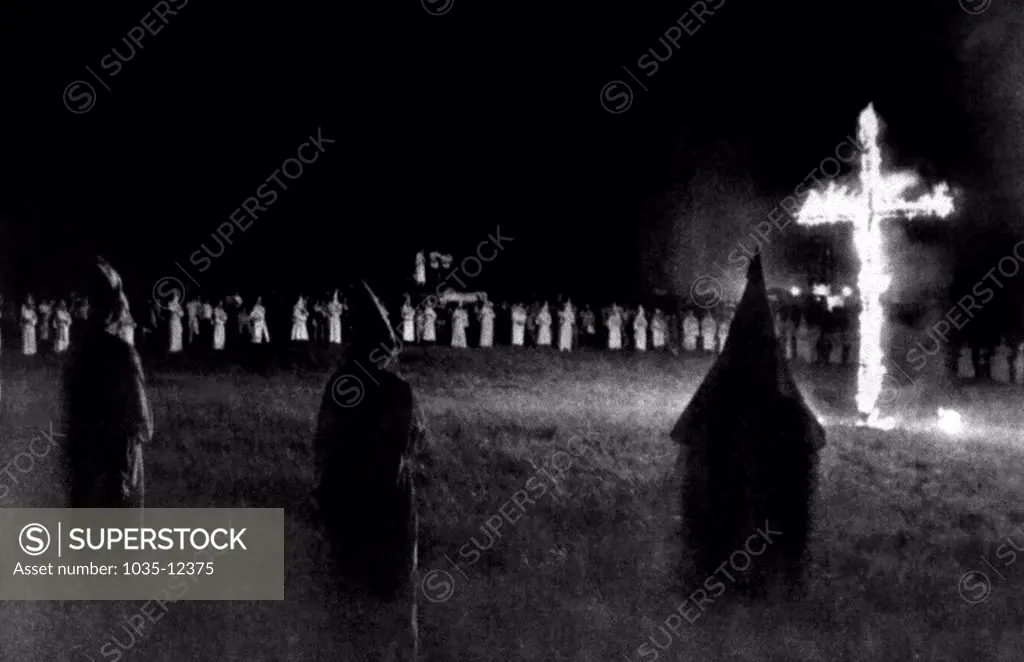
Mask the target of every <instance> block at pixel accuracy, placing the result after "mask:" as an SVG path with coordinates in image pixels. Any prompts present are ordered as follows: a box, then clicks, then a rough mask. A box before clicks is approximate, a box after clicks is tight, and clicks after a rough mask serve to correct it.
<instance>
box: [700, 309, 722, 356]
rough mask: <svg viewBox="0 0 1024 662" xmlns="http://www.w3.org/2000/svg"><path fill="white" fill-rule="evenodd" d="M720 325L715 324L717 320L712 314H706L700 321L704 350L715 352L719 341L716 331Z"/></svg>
mask: <svg viewBox="0 0 1024 662" xmlns="http://www.w3.org/2000/svg"><path fill="white" fill-rule="evenodd" d="M717 328H718V325H717V324H715V320H714V318H713V317H711V315H706V316H705V317H704V319H703V320H701V323H700V334H701V340H702V341H703V345H704V351H705V352H713V351H715V347H717V345H718V343H717V342H716V338H715V331H716V330H717Z"/></svg>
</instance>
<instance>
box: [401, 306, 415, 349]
mask: <svg viewBox="0 0 1024 662" xmlns="http://www.w3.org/2000/svg"><path fill="white" fill-rule="evenodd" d="M402 342H416V310H415V309H414V308H413V307H412V306H410V305H409V304H405V305H404V306H402Z"/></svg>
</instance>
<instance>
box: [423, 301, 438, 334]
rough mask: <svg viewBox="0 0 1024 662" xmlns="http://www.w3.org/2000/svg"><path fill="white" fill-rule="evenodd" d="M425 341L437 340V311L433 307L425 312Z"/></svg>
mask: <svg viewBox="0 0 1024 662" xmlns="http://www.w3.org/2000/svg"><path fill="white" fill-rule="evenodd" d="M423 342H437V311H436V310H434V309H433V308H427V310H426V311H425V312H424V313H423Z"/></svg>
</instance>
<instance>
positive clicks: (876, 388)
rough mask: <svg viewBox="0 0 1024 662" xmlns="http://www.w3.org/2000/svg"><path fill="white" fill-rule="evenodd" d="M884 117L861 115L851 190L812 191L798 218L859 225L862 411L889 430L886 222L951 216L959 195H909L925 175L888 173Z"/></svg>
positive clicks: (943, 189) (942, 191)
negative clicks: (884, 403)
mask: <svg viewBox="0 0 1024 662" xmlns="http://www.w3.org/2000/svg"><path fill="white" fill-rule="evenodd" d="M879 128H880V127H879V118H878V115H877V114H876V113H875V108H874V105H873V104H869V105H868V107H867V108H865V109H864V110H863V111H862V112H861V114H860V123H859V127H858V131H857V136H858V138H859V140H860V143H861V144H862V145H863V146H864V149H863V150H862V152H861V157H860V166H861V167H860V173H859V175H858V177H857V179H856V180H854V181H852V182H851V183H850V185H848V186H840V185H837V184H836V183H835V182H831V183H830V184H829V185H828V187H827V188H826V189H825V190H824V191H812V192H811V193H810V194H809V195H808V197H807V200H806V201H805V202H804V205H803V207H802V208H801V209H800V212H799V213H798V214H797V223H799V224H802V225H823V224H833V223H841V222H848V223H852V224H853V243H854V247H855V249H856V254H857V259H858V260H859V262H860V267H859V272H858V274H857V289H858V290H859V292H860V300H861V306H862V307H861V312H860V315H859V317H858V323H859V325H860V352H859V360H858V362H859V366H858V372H857V410H858V412H859V413H860V415H861V421H862V423H863V424H866V425H869V426H872V427H878V428H883V429H889V428H891V427H893V426H894V425H895V423H894V421H893V420H892V419H887V418H882V417H881V416H880V413H879V410H878V406H877V403H878V396H879V395H880V394H881V392H882V380H883V378H884V377H885V374H886V370H885V366H884V361H885V351H884V349H883V347H882V328H883V324H884V319H885V316H884V311H883V308H882V295H883V294H885V291H886V290H887V289H888V288H889V284H890V282H891V280H892V277H891V275H890V269H889V265H887V264H886V260H885V248H884V246H883V241H882V229H881V221H882V220H886V219H895V218H908V219H909V218H916V217H921V216H931V217H938V218H946V217H948V216H949V215H950V214H952V213H953V211H954V206H953V194H952V192H951V191H950V188H949V186H948V185H947V184H946V183H941V184H939V185H938V186H936V187H935V188H934V189H933V190H932V191H931V192H930V193H926V194H922V195H919V196H917V197H916V198H914V199H911V198H910V197H908V192H910V191H911V189H915V188H918V187H919V186H920V183H921V179H920V177H919V176H918V175H917V174H916V173H914V172H910V171H903V172H891V173H886V172H883V170H882V147H881V145H880V143H879V132H880V131H879Z"/></svg>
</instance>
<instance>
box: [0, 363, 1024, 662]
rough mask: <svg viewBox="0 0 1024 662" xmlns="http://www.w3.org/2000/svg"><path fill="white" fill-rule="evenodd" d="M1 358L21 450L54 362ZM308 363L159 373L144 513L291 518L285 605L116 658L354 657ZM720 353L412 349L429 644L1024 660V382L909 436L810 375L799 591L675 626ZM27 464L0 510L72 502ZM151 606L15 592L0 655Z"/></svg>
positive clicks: (97, 635)
mask: <svg viewBox="0 0 1024 662" xmlns="http://www.w3.org/2000/svg"><path fill="white" fill-rule="evenodd" d="M2 363H3V384H2V388H3V391H2V403H0V405H2V416H3V418H2V444H0V446H2V447H0V463H2V464H6V463H7V462H8V461H9V460H10V459H11V458H12V457H13V456H14V455H15V454H17V453H18V452H21V451H22V450H25V448H24V446H25V445H27V443H28V441H29V440H30V439H32V438H33V437H34V436H36V435H37V434H38V432H39V431H41V430H45V429H46V428H47V427H48V426H49V424H50V422H51V421H53V422H54V424H55V425H57V424H59V417H60V412H59V408H58V406H57V403H58V402H59V400H58V378H59V366H57V365H56V364H55V363H54V362H53V361H52V360H48V359H46V358H45V357H43V358H40V359H38V360H35V361H33V362H31V365H29V364H27V363H26V362H25V361H24V359H23V358H21V357H17V356H12V355H11V354H10V353H9V352H5V353H4V355H3V359H2ZM302 363H303V365H300V366H288V365H283V364H282V365H278V366H276V367H271V368H268V369H267V371H266V372H265V374H253V373H252V372H247V371H243V370H242V369H240V368H237V367H224V368H222V369H219V370H215V371H209V372H206V373H205V374H199V373H197V372H196V371H193V370H189V369H187V367H186V366H175V365H167V364H154V363H153V362H149V364H148V365H147V369H148V370H149V380H150V399H151V402H152V406H153V409H154V416H155V419H156V424H157V428H158V433H157V435H156V438H155V440H154V444H153V447H152V448H151V449H150V452H149V454H148V455H147V482H148V485H147V492H148V493H147V505H148V506H151V507H228V506H244V507H283V508H285V510H286V524H285V526H286V535H287V540H288V543H287V546H286V557H287V568H286V585H285V591H286V600H285V601H284V602H265V603H233V602H178V603H175V604H173V605H171V606H170V610H169V611H168V612H167V614H166V615H165V616H164V617H163V618H162V620H161V621H160V622H158V623H156V624H153V625H150V626H149V629H147V630H146V631H145V632H144V633H143V636H142V637H141V638H140V639H139V640H138V641H137V642H136V643H135V644H134V645H133V646H132V647H131V649H130V650H128V651H125V652H124V658H123V659H137V660H147V661H148V660H153V661H162V660H168V661H170V660H174V661H185V660H203V661H205V660H211V661H214V660H216V661H220V660H349V659H356V655H355V653H353V652H351V651H346V649H345V645H346V640H347V632H346V625H345V623H346V621H345V616H344V614H345V613H347V610H346V608H344V607H343V606H341V605H340V604H339V601H340V598H339V595H338V592H337V591H336V590H333V589H332V588H331V586H332V583H331V581H330V578H329V577H328V576H327V574H328V573H327V570H326V569H325V566H326V563H325V551H326V550H324V548H323V546H322V545H321V543H320V540H319V536H318V533H317V531H316V528H315V526H313V525H312V524H311V523H310V521H309V520H308V518H307V516H306V515H305V514H304V513H305V510H304V503H305V500H306V496H307V494H308V490H309V488H310V486H311V483H312V476H313V469H312V456H311V449H310V439H311V435H312V430H313V426H314V417H315V413H316V410H317V407H318V405H319V399H320V396H321V392H322V389H323V387H324V384H325V382H326V380H327V377H328V374H329V368H330V366H329V364H328V362H327V361H325V360H321V361H303V362H302ZM708 366H709V363H708V361H707V360H706V359H703V358H699V357H693V358H674V357H672V356H671V355H668V354H662V355H653V354H648V355H646V356H635V355H632V354H623V355H617V356H611V355H607V354H602V353H587V352H584V353H580V354H575V355H572V356H561V355H557V354H555V353H549V352H540V351H535V350H525V351H512V350H508V349H505V348H501V349H495V350H493V351H489V352H483V351H479V350H470V351H463V352H457V351H453V350H448V349H436V350H431V351H430V352H429V353H423V352H416V351H411V352H410V353H409V355H408V356H406V357H404V359H403V365H402V368H401V370H402V372H403V373H404V374H405V375H406V377H407V378H408V379H409V380H410V382H411V383H412V384H413V385H414V387H415V388H416V389H417V392H418V394H419V397H420V399H421V402H422V403H423V405H424V407H425V409H426V412H427V414H428V417H429V427H430V443H431V445H432V448H433V453H434V468H433V475H432V477H431V483H430V486H429V490H428V492H427V494H426V497H425V501H426V505H425V507H424V512H423V513H422V517H421V540H422V543H421V549H420V554H421V568H422V572H423V574H424V575H430V580H429V582H428V584H429V586H425V587H424V591H423V593H422V594H421V597H423V598H424V599H423V600H421V602H422V605H421V612H420V614H421V637H422V647H423V652H424V654H425V658H426V659H429V660H453V661H454V660H459V661H466V662H469V661H474V660H481V661H483V660H488V661H490V660H588V661H592V662H596V661H600V660H624V659H625V660H630V661H635V660H653V659H655V658H654V657H653V654H652V653H650V652H647V653H646V654H645V655H641V654H640V653H638V648H639V647H640V646H641V645H643V644H645V643H648V644H650V643H651V642H650V639H649V637H651V636H654V638H655V641H656V642H658V643H659V644H660V645H661V646H667V647H666V648H665V649H664V650H659V649H656V648H655V649H653V650H657V651H658V659H670V660H779V661H781V660H894V661H897V660H898V661H900V662H904V661H906V660H924V661H932V660H972V661H981V660H1007V661H1010V660H1013V661H1017V660H1020V659H1024V634H1022V628H1024V599H1022V593H1021V592H1022V590H1024V560H1022V561H1021V562H1020V563H1014V564H1009V565H1006V561H1005V560H1000V559H997V558H996V556H995V550H996V548H997V547H998V546H999V545H1000V544H1002V543H1004V542H1006V541H1007V539H1008V537H1012V538H1013V540H1014V541H1017V542H1016V544H1018V545H1021V546H1022V547H1024V530H1020V529H1018V528H1017V527H1018V526H1019V525H1020V524H1021V523H1022V522H1024V450H1022V449H1024V445H1022V443H1021V442H1022V439H1021V433H1020V432H1019V431H1020V430H1021V429H1024V411H1022V408H1021V407H1019V406H1017V403H1018V402H1021V401H1022V397H1021V396H1022V394H1024V390H1021V389H1016V388H1014V387H1003V388H998V387H970V388H962V389H959V390H958V391H957V392H956V393H947V394H944V395H943V397H944V398H945V402H946V403H948V402H952V403H953V404H955V405H956V406H957V407H958V408H959V409H960V410H961V411H962V412H963V413H964V415H965V419H966V421H967V423H968V429H969V431H968V432H966V433H965V434H962V435H959V436H956V437H951V436H947V435H943V434H940V433H937V432H934V431H932V429H931V428H930V423H931V421H930V419H929V418H928V417H927V414H928V413H929V412H933V411H934V409H933V404H934V403H932V402H927V401H925V396H924V395H923V394H922V393H920V392H919V391H918V390H917V389H905V390H904V392H901V393H898V394H897V395H898V397H892V398H891V399H892V400H894V401H895V404H894V407H893V410H894V411H895V412H897V413H900V414H901V416H902V417H903V419H904V420H903V422H904V427H902V428H900V429H897V430H894V431H891V432H880V431H874V430H865V429H862V428H854V427H851V426H850V425H849V424H848V422H847V421H848V405H847V403H848V402H849V400H850V393H849V391H850V388H851V386H852V382H853V378H854V375H853V374H852V372H850V371H848V370H843V369H831V368H813V369H805V370H803V371H801V372H798V374H797V377H798V381H799V382H800V384H801V386H802V388H803V389H804V392H805V394H806V395H807V396H808V399H809V400H810V401H811V403H812V405H813V407H814V408H815V409H816V411H817V412H818V413H819V416H820V417H821V418H822V420H823V422H825V423H826V424H827V429H828V446H827V447H826V449H825V450H824V451H823V454H822V462H821V477H820V491H819V495H818V498H817V502H816V512H815V526H816V528H815V533H814V536H813V538H812V554H813V558H814V560H813V562H812V564H811V566H810V568H809V586H808V592H807V595H806V597H805V598H804V599H803V600H801V601H799V602H778V601H776V602H769V603H749V602H744V601H742V600H740V598H739V596H738V593H737V592H736V591H734V590H733V589H732V588H731V587H730V586H729V585H728V583H727V585H726V591H725V593H724V594H722V595H721V596H720V597H719V598H718V599H717V600H715V602H714V604H712V605H707V604H705V607H706V611H705V612H703V613H701V615H700V617H699V618H698V619H697V620H696V621H695V622H694V623H693V624H690V623H687V622H685V621H684V622H683V624H682V627H681V628H678V627H677V628H676V632H672V631H671V630H665V631H664V632H659V631H658V626H661V625H663V624H664V623H665V621H666V619H667V618H668V617H669V615H670V614H671V613H673V612H674V611H675V610H676V607H677V606H678V605H679V604H680V602H681V601H682V600H684V599H685V594H684V593H683V592H682V591H681V590H680V588H679V587H678V586H677V585H676V580H675V579H674V576H675V575H674V568H675V565H676V564H677V560H678V557H679V546H680V544H679V542H678V527H679V498H678V494H679V483H678V480H677V477H676V472H675V464H676V457H677V449H676V447H675V446H674V444H673V443H672V442H671V441H670V440H669V438H668V430H669V429H670V428H671V425H672V424H673V423H674V421H675V419H676V418H677V417H678V416H679V414H680V413H681V411H682V409H683V407H684V406H685V404H686V403H687V401H688V399H689V397H690V395H691V394H692V393H693V391H694V390H695V388H696V386H697V384H698V383H699V381H700V379H701V377H702V376H703V374H704V373H705V371H706V370H707V368H708ZM928 397H932V396H928ZM566 458H568V461H567V460H566ZM552 466H555V467H560V470H561V471H562V474H561V478H559V477H558V476H559V474H558V473H557V471H558V470H553V469H551V467H552ZM566 467H567V468H566ZM545 472H546V473H545ZM16 475H17V476H18V478H19V481H20V482H19V484H18V485H17V486H14V487H12V489H11V493H10V495H9V496H8V498H7V500H6V502H5V503H4V504H3V505H4V506H6V507H61V506H63V505H64V503H65V501H64V500H65V495H64V494H63V491H62V488H61V487H60V486H61V481H62V478H61V463H60V462H59V461H58V459H57V457H56V455H52V456H50V457H49V458H44V459H42V460H39V461H38V463H37V465H36V466H35V467H34V468H33V469H32V470H31V471H30V472H28V473H27V474H16ZM547 476H554V477H555V478H556V479H557V482H552V481H550V480H548V478H547ZM531 479H533V484H537V482H538V481H541V480H543V481H544V482H545V484H546V485H548V486H549V487H548V489H547V490H546V493H545V494H544V495H543V496H539V497H538V498H537V499H536V502H534V503H529V504H526V505H525V506H523V508H522V510H521V511H520V514H521V518H519V519H516V521H515V523H514V524H512V525H510V524H509V523H508V522H506V523H505V525H504V526H503V528H502V529H501V530H500V534H501V535H500V538H498V539H497V541H496V542H495V543H494V544H493V547H492V548H491V549H490V550H488V551H485V552H483V553H481V554H480V555H479V558H475V559H472V562H470V561H469V560H468V559H466V558H465V557H464V556H460V555H459V550H460V548H463V546H464V545H466V544H467V543H469V542H470V540H471V539H472V538H474V536H475V537H476V539H477V540H481V541H482V540H484V535H483V533H482V532H481V528H480V527H481V526H482V525H484V523H485V522H487V521H488V519H490V518H494V517H495V516H499V512H501V511H500V509H502V508H503V507H504V508H505V512H506V513H508V512H511V508H510V507H509V506H508V504H510V503H511V502H512V498H513V496H514V495H515V493H516V492H517V491H520V490H523V489H524V486H525V485H526V483H527V482H528V481H530V480H531ZM1000 558H1001V559H1005V555H1002V556H1001V557H1000ZM449 559H450V560H449ZM983 559H987V560H988V561H989V562H991V563H992V564H993V565H995V567H996V568H997V569H998V571H999V575H997V574H996V573H995V572H994V571H993V570H992V569H991V568H990V567H988V566H987V565H986V563H985V560H983ZM723 561H725V559H723ZM453 562H454V563H457V564H458V567H457V568H456V567H455V566H454V565H453ZM754 562H755V563H756V559H755V560H754ZM1004 566H1005V567H1004ZM975 570H978V571H982V572H984V573H986V574H987V576H988V577H989V578H990V579H991V586H990V591H988V592H986V591H985V587H981V588H978V585H977V582H978V579H977V576H976V577H974V578H972V580H971V581H970V582H969V583H968V585H967V586H966V591H963V592H962V591H961V590H959V588H958V583H959V582H960V579H961V577H962V576H963V575H964V574H965V573H967V572H969V571H975ZM431 573H432V574H431ZM1000 575H1001V576H1000ZM688 592H689V591H686V593H688ZM962 593H964V595H967V597H968V598H971V599H974V600H978V601H977V602H974V603H971V602H968V600H967V599H965V598H964V597H963V596H962ZM428 594H429V599H426V598H427V596H428ZM981 597H984V598H985V599H983V600H980V598H981ZM140 604H141V603H130V602H125V603H83V602H71V603H52V602H21V603H13V602H6V603H0V659H3V660H20V661H34V660H39V661H49V660H68V659H71V660H76V659H83V660H84V659H89V658H87V657H83V656H81V653H83V652H85V653H88V654H89V655H91V656H92V657H93V658H94V659H96V660H101V659H111V658H104V657H103V656H102V655H101V654H100V653H99V652H98V650H99V648H100V646H101V645H102V644H104V643H105V642H107V641H109V640H110V639H111V637H112V636H115V635H119V636H120V639H121V640H122V641H124V640H125V639H126V636H125V635H124V632H123V631H122V630H121V626H122V623H123V621H124V620H125V618H127V617H128V616H129V615H130V614H133V613H137V611H138V608H139V606H140ZM666 636H668V637H669V638H670V639H671V641H670V642H669V643H667V644H666ZM646 650H652V647H651V646H650V645H648V647H647V649H646ZM76 655H78V657H75V656H76Z"/></svg>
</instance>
